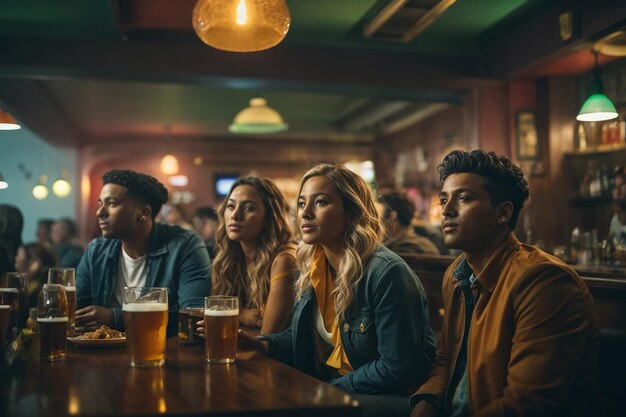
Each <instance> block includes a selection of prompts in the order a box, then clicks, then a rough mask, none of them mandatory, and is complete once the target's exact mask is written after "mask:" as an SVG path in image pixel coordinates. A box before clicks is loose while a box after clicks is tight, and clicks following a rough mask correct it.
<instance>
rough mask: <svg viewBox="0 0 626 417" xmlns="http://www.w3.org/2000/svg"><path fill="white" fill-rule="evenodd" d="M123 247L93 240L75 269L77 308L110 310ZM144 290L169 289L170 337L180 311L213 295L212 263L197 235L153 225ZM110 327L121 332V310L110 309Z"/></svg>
mask: <svg viewBox="0 0 626 417" xmlns="http://www.w3.org/2000/svg"><path fill="white" fill-rule="evenodd" d="M121 248H122V243H121V241H120V240H118V239H105V238H102V237H99V238H96V239H94V240H92V241H91V242H90V243H89V245H88V246H87V251H86V252H85V254H84V255H83V258H82V259H81V261H80V264H79V265H78V268H77V270H76V308H83V307H87V306H89V305H98V306H103V307H109V306H110V301H111V299H112V297H113V291H115V282H116V281H117V274H118V264H119V257H120V250H121ZM146 286H148V287H166V288H169V295H168V297H169V318H168V325H167V334H168V336H172V335H175V334H176V332H177V325H178V317H177V314H178V309H179V308H184V307H203V306H204V301H203V299H204V297H205V296H207V295H209V294H210V292H211V261H210V259H209V255H208V253H207V250H206V247H205V245H204V242H203V241H202V239H201V238H200V236H198V234H196V233H193V232H189V231H187V230H184V229H182V228H181V227H178V226H168V225H164V224H159V223H155V225H154V228H153V229H152V233H151V234H150V250H149V252H148V280H147V282H146ZM113 315H114V320H115V322H114V326H115V328H117V329H123V328H124V320H123V317H122V311H121V309H119V308H114V309H113Z"/></svg>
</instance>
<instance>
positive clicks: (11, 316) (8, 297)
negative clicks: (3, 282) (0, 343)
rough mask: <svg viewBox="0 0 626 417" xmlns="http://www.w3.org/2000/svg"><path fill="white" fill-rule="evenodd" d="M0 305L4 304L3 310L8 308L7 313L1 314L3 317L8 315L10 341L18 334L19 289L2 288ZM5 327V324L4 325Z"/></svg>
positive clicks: (7, 332) (7, 324)
mask: <svg viewBox="0 0 626 417" xmlns="http://www.w3.org/2000/svg"><path fill="white" fill-rule="evenodd" d="M0 301H1V302H0V304H3V306H4V307H2V308H3V309H6V308H7V307H8V310H7V311H2V312H0V314H1V315H2V317H4V316H5V315H6V320H7V323H6V326H7V330H6V333H5V335H6V338H7V339H10V338H12V337H13V336H14V330H15V333H17V318H18V315H19V312H20V310H19V305H20V303H19V301H18V291H17V288H0ZM3 325H4V324H3Z"/></svg>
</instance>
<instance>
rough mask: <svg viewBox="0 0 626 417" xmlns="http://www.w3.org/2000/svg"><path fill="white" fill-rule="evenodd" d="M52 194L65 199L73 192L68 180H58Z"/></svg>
mask: <svg viewBox="0 0 626 417" xmlns="http://www.w3.org/2000/svg"><path fill="white" fill-rule="evenodd" d="M52 192H53V193H54V194H55V195H56V196H57V197H60V198H65V197H67V196H68V195H70V193H71V192H72V186H71V185H70V183H69V182H68V181H67V180H64V179H62V178H61V179H58V180H56V181H55V182H54V183H53V184H52Z"/></svg>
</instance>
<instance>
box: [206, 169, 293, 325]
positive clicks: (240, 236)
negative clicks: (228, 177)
mask: <svg viewBox="0 0 626 417" xmlns="http://www.w3.org/2000/svg"><path fill="white" fill-rule="evenodd" d="M218 214H219V218H220V223H219V226H218V229H217V234H216V243H217V248H216V257H215V261H214V262H213V269H212V276H213V290H212V292H211V293H212V294H214V295H236V296H238V297H239V303H240V315H239V317H240V322H241V324H242V325H244V326H248V327H260V328H261V334H266V333H274V332H278V331H281V330H283V329H284V328H285V327H286V326H287V323H288V322H289V317H290V315H291V308H292V306H293V301H294V295H293V283H294V273H295V269H296V259H295V251H296V245H295V243H294V242H293V237H292V233H291V230H290V228H289V223H288V221H287V204H286V203H285V199H284V198H283V196H282V194H281V192H280V190H279V189H278V188H277V187H276V185H275V184H274V183H273V182H272V181H270V180H268V179H264V178H257V177H244V178H240V179H238V180H237V181H235V183H234V184H233V186H232V187H231V190H230V193H229V194H228V196H227V197H226V199H225V200H224V202H223V203H222V205H221V206H220V208H219V211H218Z"/></svg>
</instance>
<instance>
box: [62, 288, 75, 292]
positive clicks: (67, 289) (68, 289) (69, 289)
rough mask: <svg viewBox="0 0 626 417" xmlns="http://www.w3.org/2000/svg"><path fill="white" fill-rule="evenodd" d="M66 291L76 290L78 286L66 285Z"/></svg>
mask: <svg viewBox="0 0 626 417" xmlns="http://www.w3.org/2000/svg"><path fill="white" fill-rule="evenodd" d="M65 291H70V292H72V291H74V292H76V287H65Z"/></svg>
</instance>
